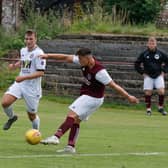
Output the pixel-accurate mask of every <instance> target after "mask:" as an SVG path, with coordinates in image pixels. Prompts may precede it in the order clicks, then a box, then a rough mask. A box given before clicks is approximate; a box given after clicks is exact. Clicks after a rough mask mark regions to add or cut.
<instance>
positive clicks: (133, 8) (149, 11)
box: [103, 0, 161, 24]
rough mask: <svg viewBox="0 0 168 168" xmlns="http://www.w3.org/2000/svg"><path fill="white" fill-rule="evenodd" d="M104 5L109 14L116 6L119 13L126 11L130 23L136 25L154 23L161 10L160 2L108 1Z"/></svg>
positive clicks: (135, 0)
mask: <svg viewBox="0 0 168 168" xmlns="http://www.w3.org/2000/svg"><path fill="white" fill-rule="evenodd" d="M103 5H104V7H105V9H106V10H107V11H108V12H112V7H113V6H114V5H116V8H117V9H118V11H121V9H123V10H126V11H127V12H128V14H129V21H130V22H131V23H135V24H139V23H142V24H145V23H148V22H153V21H154V20H155V18H156V17H157V15H158V14H159V11H160V9H161V5H160V1H159V0H122V1H121V0H106V1H104V2H103Z"/></svg>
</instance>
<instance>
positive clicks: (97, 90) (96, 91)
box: [80, 60, 105, 98]
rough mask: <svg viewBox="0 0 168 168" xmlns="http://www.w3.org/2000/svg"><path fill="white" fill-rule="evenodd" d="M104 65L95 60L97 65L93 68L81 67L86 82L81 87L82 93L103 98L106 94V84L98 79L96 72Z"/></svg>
mask: <svg viewBox="0 0 168 168" xmlns="http://www.w3.org/2000/svg"><path fill="white" fill-rule="evenodd" d="M102 69H104V67H103V66H102V65H101V64H100V63H99V62H98V61H96V60H95V65H94V67H93V68H92V69H89V67H81V70H82V73H83V76H84V82H83V84H82V86H81V89H80V95H89V96H92V97H96V98H102V97H103V96H104V89H105V86H104V84H102V83H100V82H99V81H97V80H96V78H95V77H96V73H97V72H98V71H100V70H102Z"/></svg>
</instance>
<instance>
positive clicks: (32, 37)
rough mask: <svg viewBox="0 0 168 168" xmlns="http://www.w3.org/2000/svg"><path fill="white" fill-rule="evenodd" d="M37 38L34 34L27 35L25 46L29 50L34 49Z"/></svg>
mask: <svg viewBox="0 0 168 168" xmlns="http://www.w3.org/2000/svg"><path fill="white" fill-rule="evenodd" d="M36 41H37V40H36V37H35V35H34V34H31V35H30V34H26V35H25V44H26V46H27V48H28V49H29V50H31V49H33V48H34V47H35V46H36Z"/></svg>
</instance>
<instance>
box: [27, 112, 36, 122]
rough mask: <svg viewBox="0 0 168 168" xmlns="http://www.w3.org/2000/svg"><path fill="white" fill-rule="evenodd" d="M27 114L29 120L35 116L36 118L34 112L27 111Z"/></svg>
mask: <svg viewBox="0 0 168 168" xmlns="http://www.w3.org/2000/svg"><path fill="white" fill-rule="evenodd" d="M27 114H28V117H29V120H30V121H33V120H34V119H35V118H36V114H34V113H29V112H28V113H27Z"/></svg>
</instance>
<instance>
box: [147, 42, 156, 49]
mask: <svg viewBox="0 0 168 168" xmlns="http://www.w3.org/2000/svg"><path fill="white" fill-rule="evenodd" d="M156 46H157V43H156V40H149V41H148V44H147V47H148V48H149V50H151V51H154V50H155V49H156Z"/></svg>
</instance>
